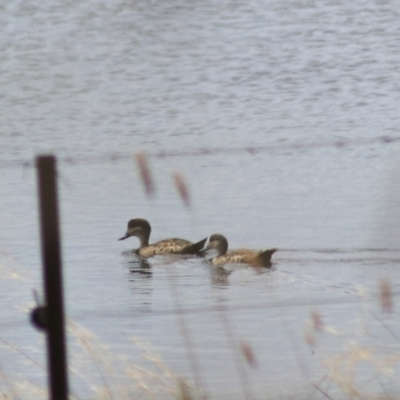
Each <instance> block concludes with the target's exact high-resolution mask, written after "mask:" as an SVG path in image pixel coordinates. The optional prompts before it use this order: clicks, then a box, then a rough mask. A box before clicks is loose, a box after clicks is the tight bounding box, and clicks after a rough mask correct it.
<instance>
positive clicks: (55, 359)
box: [36, 156, 68, 400]
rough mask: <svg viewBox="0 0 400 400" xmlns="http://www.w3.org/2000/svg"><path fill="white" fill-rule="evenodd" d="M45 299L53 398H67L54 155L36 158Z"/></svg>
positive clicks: (48, 365)
mask: <svg viewBox="0 0 400 400" xmlns="http://www.w3.org/2000/svg"><path fill="white" fill-rule="evenodd" d="M36 166H37V173H38V183H39V200H40V204H39V211H40V224H41V239H42V260H43V275H44V289H45V302H46V307H47V326H46V334H47V368H48V374H49V376H48V380H49V389H50V398H51V399H52V400H67V397H68V380H67V359H66V349H65V332H64V306H63V286H62V273H61V246H60V229H59V217H58V197H57V184H56V160H55V157H54V156H39V157H37V159H36Z"/></svg>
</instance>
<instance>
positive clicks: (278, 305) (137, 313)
mask: <svg viewBox="0 0 400 400" xmlns="http://www.w3.org/2000/svg"><path fill="white" fill-rule="evenodd" d="M391 295H392V298H393V299H394V300H395V299H398V298H399V296H400V291H393V292H392V294H391ZM361 297H362V295H357V294H354V297H352V298H348V296H346V297H344V296H343V297H332V298H326V299H317V300H314V299H312V300H311V299H306V300H302V299H290V300H287V301H276V302H273V303H269V304H266V303H253V304H241V305H239V304H234V305H232V307H227V306H225V308H224V310H225V311H227V312H229V311H234V312H238V311H249V310H260V309H264V310H273V309H283V308H292V309H298V308H300V307H315V306H318V307H320V306H341V305H348V304H357V303H360V304H366V303H367V304H373V303H375V304H377V305H379V300H380V299H379V294H375V295H373V296H367V297H366V298H361ZM210 312H213V313H219V312H220V306H219V305H218V304H216V305H211V306H206V307H187V308H183V307H182V308H180V310H179V312H177V311H176V310H174V309H170V310H158V311H154V310H149V311H144V310H131V311H126V312H120V313H118V312H115V311H113V312H109V313H108V312H102V311H97V312H93V311H90V312H87V313H80V314H75V315H70V317H71V318H73V319H74V320H79V319H85V318H87V317H94V318H122V317H128V316H129V317H130V318H131V317H132V316H134V317H160V316H161V317H163V316H176V315H177V314H180V315H195V314H196V315H200V314H209V313H210ZM391 314H396V313H393V312H391ZM25 324H26V322H23V321H7V322H6V323H1V322H0V327H14V326H21V325H25Z"/></svg>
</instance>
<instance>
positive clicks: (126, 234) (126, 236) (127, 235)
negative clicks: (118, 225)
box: [118, 233, 131, 240]
mask: <svg viewBox="0 0 400 400" xmlns="http://www.w3.org/2000/svg"><path fill="white" fill-rule="evenodd" d="M130 236H131V235H129V233H125V235H124V236H122V238H119V239H118V240H125V239H127V238H128V237H130Z"/></svg>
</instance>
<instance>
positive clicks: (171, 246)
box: [118, 218, 206, 258]
mask: <svg viewBox="0 0 400 400" xmlns="http://www.w3.org/2000/svg"><path fill="white" fill-rule="evenodd" d="M150 233H151V227H150V224H149V222H148V221H147V220H145V219H142V218H135V219H131V220H130V221H129V222H128V229H127V231H126V234H125V236H123V237H122V238H120V239H118V240H124V239H127V238H128V237H131V236H136V237H137V238H138V239H139V241H140V246H139V248H138V249H136V250H135V252H136V253H137V254H138V255H140V256H141V257H143V258H149V257H153V256H155V255H158V254H192V255H196V254H199V252H200V250H202V248H203V247H204V244H205V242H206V239H203V240H201V241H200V242H197V243H194V244H193V243H192V242H189V241H188V240H185V239H179V238H171V239H164V240H160V241H158V242H155V243H152V244H149V239H150Z"/></svg>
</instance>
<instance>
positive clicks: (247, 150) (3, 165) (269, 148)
mask: <svg viewBox="0 0 400 400" xmlns="http://www.w3.org/2000/svg"><path fill="white" fill-rule="evenodd" d="M399 142H400V137H398V136H377V137H373V138H362V139H360V138H359V139H348V140H346V139H340V140H332V141H319V142H305V141H302V142H292V143H280V144H267V145H261V146H241V147H208V148H207V147H200V148H194V149H185V150H159V151H145V150H143V151H138V153H143V154H146V156H147V157H149V158H158V159H163V158H173V157H201V156H215V155H224V154H250V155H256V154H259V153H272V152H279V151H288V150H315V149H322V148H335V149H339V150H341V149H344V148H355V147H359V146H366V145H371V144H380V145H384V144H390V143H399ZM132 156H133V153H129V154H128V153H109V154H103V155H95V156H74V157H73V156H60V157H57V160H58V161H59V162H60V163H65V164H72V165H83V164H88V163H104V162H109V163H112V162H118V161H125V160H129V159H132ZM15 167H22V168H32V167H35V161H34V160H13V161H2V162H0V169H7V168H15Z"/></svg>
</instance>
